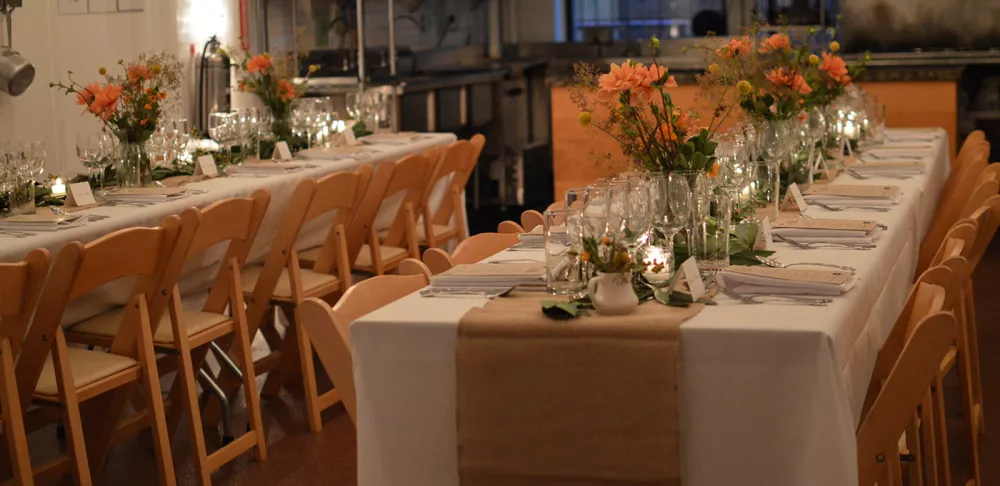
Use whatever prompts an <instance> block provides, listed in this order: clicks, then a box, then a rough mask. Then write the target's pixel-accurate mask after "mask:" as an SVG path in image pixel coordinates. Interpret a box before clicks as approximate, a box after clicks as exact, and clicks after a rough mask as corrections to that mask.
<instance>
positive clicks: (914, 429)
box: [905, 412, 924, 486]
mask: <svg viewBox="0 0 1000 486" xmlns="http://www.w3.org/2000/svg"><path fill="white" fill-rule="evenodd" d="M919 423H920V416H919V415H918V414H917V413H916V412H914V413H913V419H912V420H910V423H909V425H907V426H906V431H905V435H906V448H907V449H908V450H909V453H910V455H912V456H913V462H912V463H909V464H907V467H906V470H907V473H908V476H909V479H910V480H909V481H908V482H907V484H908V485H909V486H924V472H923V470H924V461H923V456H922V455H921V454H920V451H921V449H922V448H923V444H922V441H921V440H920V439H921V436H920V427H919V425H918V424H919Z"/></svg>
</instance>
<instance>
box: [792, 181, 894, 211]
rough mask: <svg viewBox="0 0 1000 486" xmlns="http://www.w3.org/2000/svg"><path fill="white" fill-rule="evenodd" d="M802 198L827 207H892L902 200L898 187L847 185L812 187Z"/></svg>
mask: <svg viewBox="0 0 1000 486" xmlns="http://www.w3.org/2000/svg"><path fill="white" fill-rule="evenodd" d="M803 197H804V198H805V200H806V202H810V201H819V202H821V203H823V204H826V205H829V206H892V205H894V204H899V200H900V199H901V198H902V196H901V192H900V190H899V186H875V185H849V184H836V185H834V184H823V185H812V186H809V187H808V188H807V189H806V190H805V191H804V192H803Z"/></svg>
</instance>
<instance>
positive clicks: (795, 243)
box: [774, 233, 875, 250]
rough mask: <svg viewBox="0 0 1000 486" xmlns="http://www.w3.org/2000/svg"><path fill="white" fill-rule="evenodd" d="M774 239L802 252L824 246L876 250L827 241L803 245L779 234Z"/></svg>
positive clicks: (867, 246)
mask: <svg viewBox="0 0 1000 486" xmlns="http://www.w3.org/2000/svg"><path fill="white" fill-rule="evenodd" d="M774 237H775V238H777V239H779V240H781V241H783V242H785V243H788V244H789V245H792V246H794V247H796V248H798V249H800V250H815V249H816V248H817V247H818V248H822V247H824V246H826V247H830V248H850V249H852V250H871V249H872V248H875V245H869V244H864V245H854V244H848V243H827V242H825V241H824V242H816V243H802V242H801V241H795V240H793V239H791V238H789V237H787V236H782V235H779V234H777V233H774Z"/></svg>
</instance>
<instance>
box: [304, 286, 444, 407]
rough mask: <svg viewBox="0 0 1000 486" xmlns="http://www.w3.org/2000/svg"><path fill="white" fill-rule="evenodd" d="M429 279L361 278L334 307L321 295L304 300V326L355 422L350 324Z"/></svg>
mask: <svg viewBox="0 0 1000 486" xmlns="http://www.w3.org/2000/svg"><path fill="white" fill-rule="evenodd" d="M427 283H428V281H427V277H426V276H424V275H383V276H377V277H374V278H370V279H368V280H365V281H362V282H358V284H357V285H355V286H353V287H351V289H350V290H348V291H347V293H345V294H344V296H343V297H342V298H341V299H340V301H338V302H337V305H335V306H333V308H332V309H331V308H330V305H329V304H327V303H326V302H324V301H322V300H320V299H315V298H310V299H306V300H305V301H304V302H303V303H302V307H301V309H300V312H301V313H302V326H303V327H304V328H305V329H306V331H307V332H308V333H309V336H310V337H311V338H312V340H313V342H314V343H316V354H318V355H319V360H320V362H321V363H322V364H323V368H324V369H325V370H326V373H327V374H328V375H330V377H331V378H332V379H333V381H334V382H335V383H337V389H338V390H340V397H341V400H342V401H343V403H344V408H345V409H347V415H348V416H350V417H351V421H352V422H356V420H357V398H356V397H357V395H356V394H355V389H354V369H353V367H352V364H351V340H350V337H349V334H348V326H350V325H351V323H352V322H354V320H355V319H357V318H359V317H361V316H363V315H365V314H368V313H370V312H372V311H374V310H375V309H378V308H380V307H383V306H385V305H387V304H389V303H391V302H394V301H396V300H399V299H401V298H403V297H405V296H406V295H408V294H412V293H413V292H416V291H417V290H420V289H422V288H424V287H426V286H427Z"/></svg>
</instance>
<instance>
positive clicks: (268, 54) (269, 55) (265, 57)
mask: <svg viewBox="0 0 1000 486" xmlns="http://www.w3.org/2000/svg"><path fill="white" fill-rule="evenodd" d="M261 56H264V59H270V58H271V54H270V53H267V52H265V53H263V54H261Z"/></svg>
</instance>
